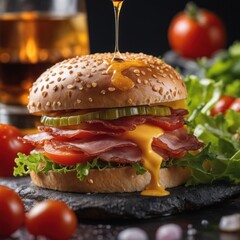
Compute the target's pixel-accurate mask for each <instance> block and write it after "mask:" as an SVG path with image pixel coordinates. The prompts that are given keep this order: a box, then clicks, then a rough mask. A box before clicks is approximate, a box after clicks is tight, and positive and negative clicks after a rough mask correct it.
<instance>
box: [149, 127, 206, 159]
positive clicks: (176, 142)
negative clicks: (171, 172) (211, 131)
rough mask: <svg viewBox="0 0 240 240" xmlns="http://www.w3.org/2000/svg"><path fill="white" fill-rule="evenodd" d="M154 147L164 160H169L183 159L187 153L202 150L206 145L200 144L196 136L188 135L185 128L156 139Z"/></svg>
mask: <svg viewBox="0 0 240 240" xmlns="http://www.w3.org/2000/svg"><path fill="white" fill-rule="evenodd" d="M152 145H153V149H154V151H156V152H157V153H158V154H159V155H161V156H162V157H163V158H164V160H168V159H169V158H170V157H172V158H181V157H183V156H184V155H185V154H186V152H187V151H189V150H192V151H194V150H197V149H200V148H201V147H203V145H204V144H203V143H201V142H199V141H198V139H197V138H196V137H195V136H194V135H192V134H188V133H187V130H186V129H185V128H180V129H176V130H173V131H168V132H165V133H164V134H163V135H161V136H160V137H158V138H154V140H153V144H152Z"/></svg>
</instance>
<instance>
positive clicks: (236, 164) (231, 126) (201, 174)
mask: <svg viewBox="0 0 240 240" xmlns="http://www.w3.org/2000/svg"><path fill="white" fill-rule="evenodd" d="M186 85H187V88H188V94H189V96H188V103H189V110H190V116H189V119H188V120H189V121H190V122H189V123H188V124H189V126H190V130H191V131H192V132H193V133H194V135H196V136H197V137H198V138H199V139H200V140H201V141H203V142H204V143H205V144H206V145H207V146H206V147H205V148H204V149H203V151H202V152H201V153H200V154H198V155H196V156H192V155H190V154H188V155H186V156H185V157H184V158H182V159H180V160H171V161H170V162H167V163H166V165H167V166H173V165H176V166H182V167H189V168H190V170H191V178H190V179H189V181H188V183H187V184H188V185H195V184H200V183H211V182H213V181H217V180H224V181H228V182H231V183H234V184H239V183H240V113H239V112H235V111H233V110H228V111H227V113H226V115H225V116H223V115H222V114H218V115H217V116H216V117H211V116H210V115H209V110H210V109H211V107H212V106H213V105H214V103H215V102H216V101H217V100H218V98H219V97H220V96H221V95H222V93H223V90H224V89H223V82H221V81H220V82H215V81H213V80H210V79H203V80H200V79H198V78H197V77H195V76H190V77H187V78H186Z"/></svg>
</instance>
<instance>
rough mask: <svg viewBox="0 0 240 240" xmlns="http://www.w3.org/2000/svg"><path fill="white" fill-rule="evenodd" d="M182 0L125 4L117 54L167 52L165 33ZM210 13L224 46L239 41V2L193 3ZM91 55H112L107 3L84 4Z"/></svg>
mask: <svg viewBox="0 0 240 240" xmlns="http://www.w3.org/2000/svg"><path fill="white" fill-rule="evenodd" d="M187 2H189V1H186V0H165V1H164V0H125V2H124V5H123V8H122V12H121V19H120V50H121V51H122V52H124V51H129V52H144V53H148V54H153V55H155V56H159V55H163V54H164V53H165V52H166V51H168V50H169V44H168V39H167V31H168V27H169V24H170V21H171V20H172V18H173V17H174V16H175V15H176V14H177V13H178V12H179V11H182V10H183V9H184V7H185V5H186V3H187ZM194 2H195V3H196V4H197V5H198V6H199V7H201V8H207V9H209V10H211V11H214V12H215V13H216V14H217V15H219V17H220V18H221V19H222V20H223V22H224V24H225V27H226V30H227V44H228V46H229V45H230V44H231V43H232V42H234V41H236V40H239V39H240V14H239V9H240V1H238V0H229V1H221V0H210V1H209V0H195V1H194ZM87 9H88V19H89V31H90V46H91V52H93V53H94V52H105V51H113V49H114V18H113V11H112V3H111V1H110V0H97V1H96V0H87Z"/></svg>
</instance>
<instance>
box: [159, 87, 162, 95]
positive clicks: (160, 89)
mask: <svg viewBox="0 0 240 240" xmlns="http://www.w3.org/2000/svg"><path fill="white" fill-rule="evenodd" d="M159 93H160V94H161V95H162V94H163V88H162V87H160V88H159Z"/></svg>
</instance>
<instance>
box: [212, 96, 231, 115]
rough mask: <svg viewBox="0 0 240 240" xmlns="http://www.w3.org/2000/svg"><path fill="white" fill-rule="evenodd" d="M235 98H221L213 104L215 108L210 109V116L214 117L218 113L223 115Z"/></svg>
mask: <svg viewBox="0 0 240 240" xmlns="http://www.w3.org/2000/svg"><path fill="white" fill-rule="evenodd" d="M234 100H235V98H234V97H231V96H222V97H221V98H220V99H219V100H218V102H217V103H216V104H215V106H214V107H213V108H212V109H211V115H212V116H215V115H217V114H218V113H223V114H225V112H226V111H227V110H228V109H229V108H230V106H231V105H232V103H233V102H234Z"/></svg>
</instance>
